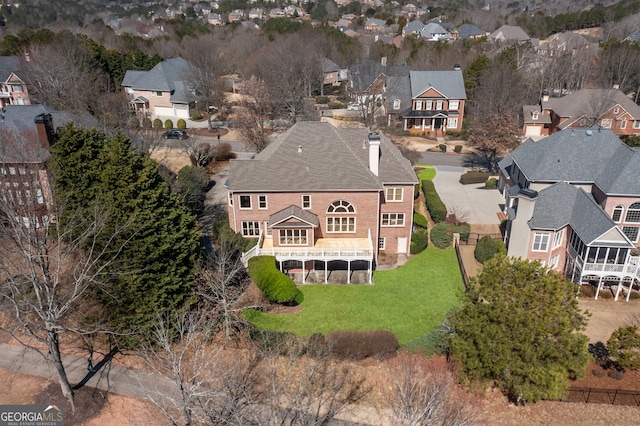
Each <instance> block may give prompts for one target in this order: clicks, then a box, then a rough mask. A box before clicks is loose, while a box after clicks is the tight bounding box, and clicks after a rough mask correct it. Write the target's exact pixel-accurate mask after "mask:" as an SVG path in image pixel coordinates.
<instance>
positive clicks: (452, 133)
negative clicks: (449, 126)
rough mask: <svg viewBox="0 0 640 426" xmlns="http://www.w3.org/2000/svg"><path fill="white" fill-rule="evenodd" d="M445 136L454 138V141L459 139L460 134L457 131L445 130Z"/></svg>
mask: <svg viewBox="0 0 640 426" xmlns="http://www.w3.org/2000/svg"><path fill="white" fill-rule="evenodd" d="M445 135H447V136H450V137H452V138H455V139H459V138H460V132H459V131H457V130H447V131H446V132H445Z"/></svg>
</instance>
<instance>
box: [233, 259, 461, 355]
mask: <svg viewBox="0 0 640 426" xmlns="http://www.w3.org/2000/svg"><path fill="white" fill-rule="evenodd" d="M374 281H375V284H374V285H362V284H359V285H355V284H339V285H335V284H319V285H311V284H306V285H302V286H299V288H300V290H301V291H302V293H303V294H304V301H303V302H302V304H301V308H302V310H301V311H300V312H299V313H297V314H265V313H263V312H258V311H253V310H249V311H246V312H245V317H246V318H247V319H249V320H250V321H251V322H253V323H254V324H255V325H256V326H258V327H259V328H263V329H268V330H275V331H290V332H293V333H295V334H298V335H301V336H309V335H311V334H313V333H322V334H327V333H330V332H332V331H339V330H373V329H384V330H389V331H392V332H393V333H395V334H396V336H397V337H398V340H399V341H400V344H405V343H408V342H410V341H411V340H413V339H415V338H417V337H420V336H422V335H424V334H426V333H428V332H430V331H431V330H433V329H434V328H435V327H436V326H437V325H438V324H440V322H441V321H442V319H443V318H444V316H445V314H446V313H447V312H448V311H449V310H450V309H451V308H453V307H455V306H459V305H460V304H461V300H460V299H461V296H462V293H463V291H464V284H463V282H462V277H461V275H460V268H459V267H458V261H457V259H456V253H455V251H454V249H452V248H450V249H447V250H439V249H437V248H435V247H428V248H427V249H426V250H425V251H423V252H422V253H420V254H418V255H416V256H415V257H413V258H412V259H411V260H410V261H409V262H407V263H406V264H405V265H404V266H403V267H401V268H397V269H395V270H391V271H375V272H374Z"/></svg>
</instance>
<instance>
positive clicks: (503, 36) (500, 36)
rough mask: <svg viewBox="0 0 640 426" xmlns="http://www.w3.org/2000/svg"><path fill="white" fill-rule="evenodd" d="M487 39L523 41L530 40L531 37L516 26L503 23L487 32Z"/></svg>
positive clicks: (506, 41)
mask: <svg viewBox="0 0 640 426" xmlns="http://www.w3.org/2000/svg"><path fill="white" fill-rule="evenodd" d="M489 40H492V41H495V42H504V43H525V42H527V41H531V37H529V35H528V34H527V33H526V32H525V31H524V30H523V29H522V28H520V27H518V26H514V25H503V26H501V27H500V28H498V29H497V30H495V31H494V32H492V33H491V34H489Z"/></svg>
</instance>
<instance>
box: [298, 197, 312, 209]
mask: <svg viewBox="0 0 640 426" xmlns="http://www.w3.org/2000/svg"><path fill="white" fill-rule="evenodd" d="M305 197H307V198H308V199H309V205H308V206H307V207H305V206H304V199H305ZM300 204H301V205H302V209H303V210H309V209H310V208H311V195H308V194H304V195H302V196H301V201H300Z"/></svg>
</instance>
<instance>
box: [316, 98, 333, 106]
mask: <svg viewBox="0 0 640 426" xmlns="http://www.w3.org/2000/svg"><path fill="white" fill-rule="evenodd" d="M329 101H330V99H329V97H328V96H318V97H317V98H316V103H317V104H328V103H329Z"/></svg>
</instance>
